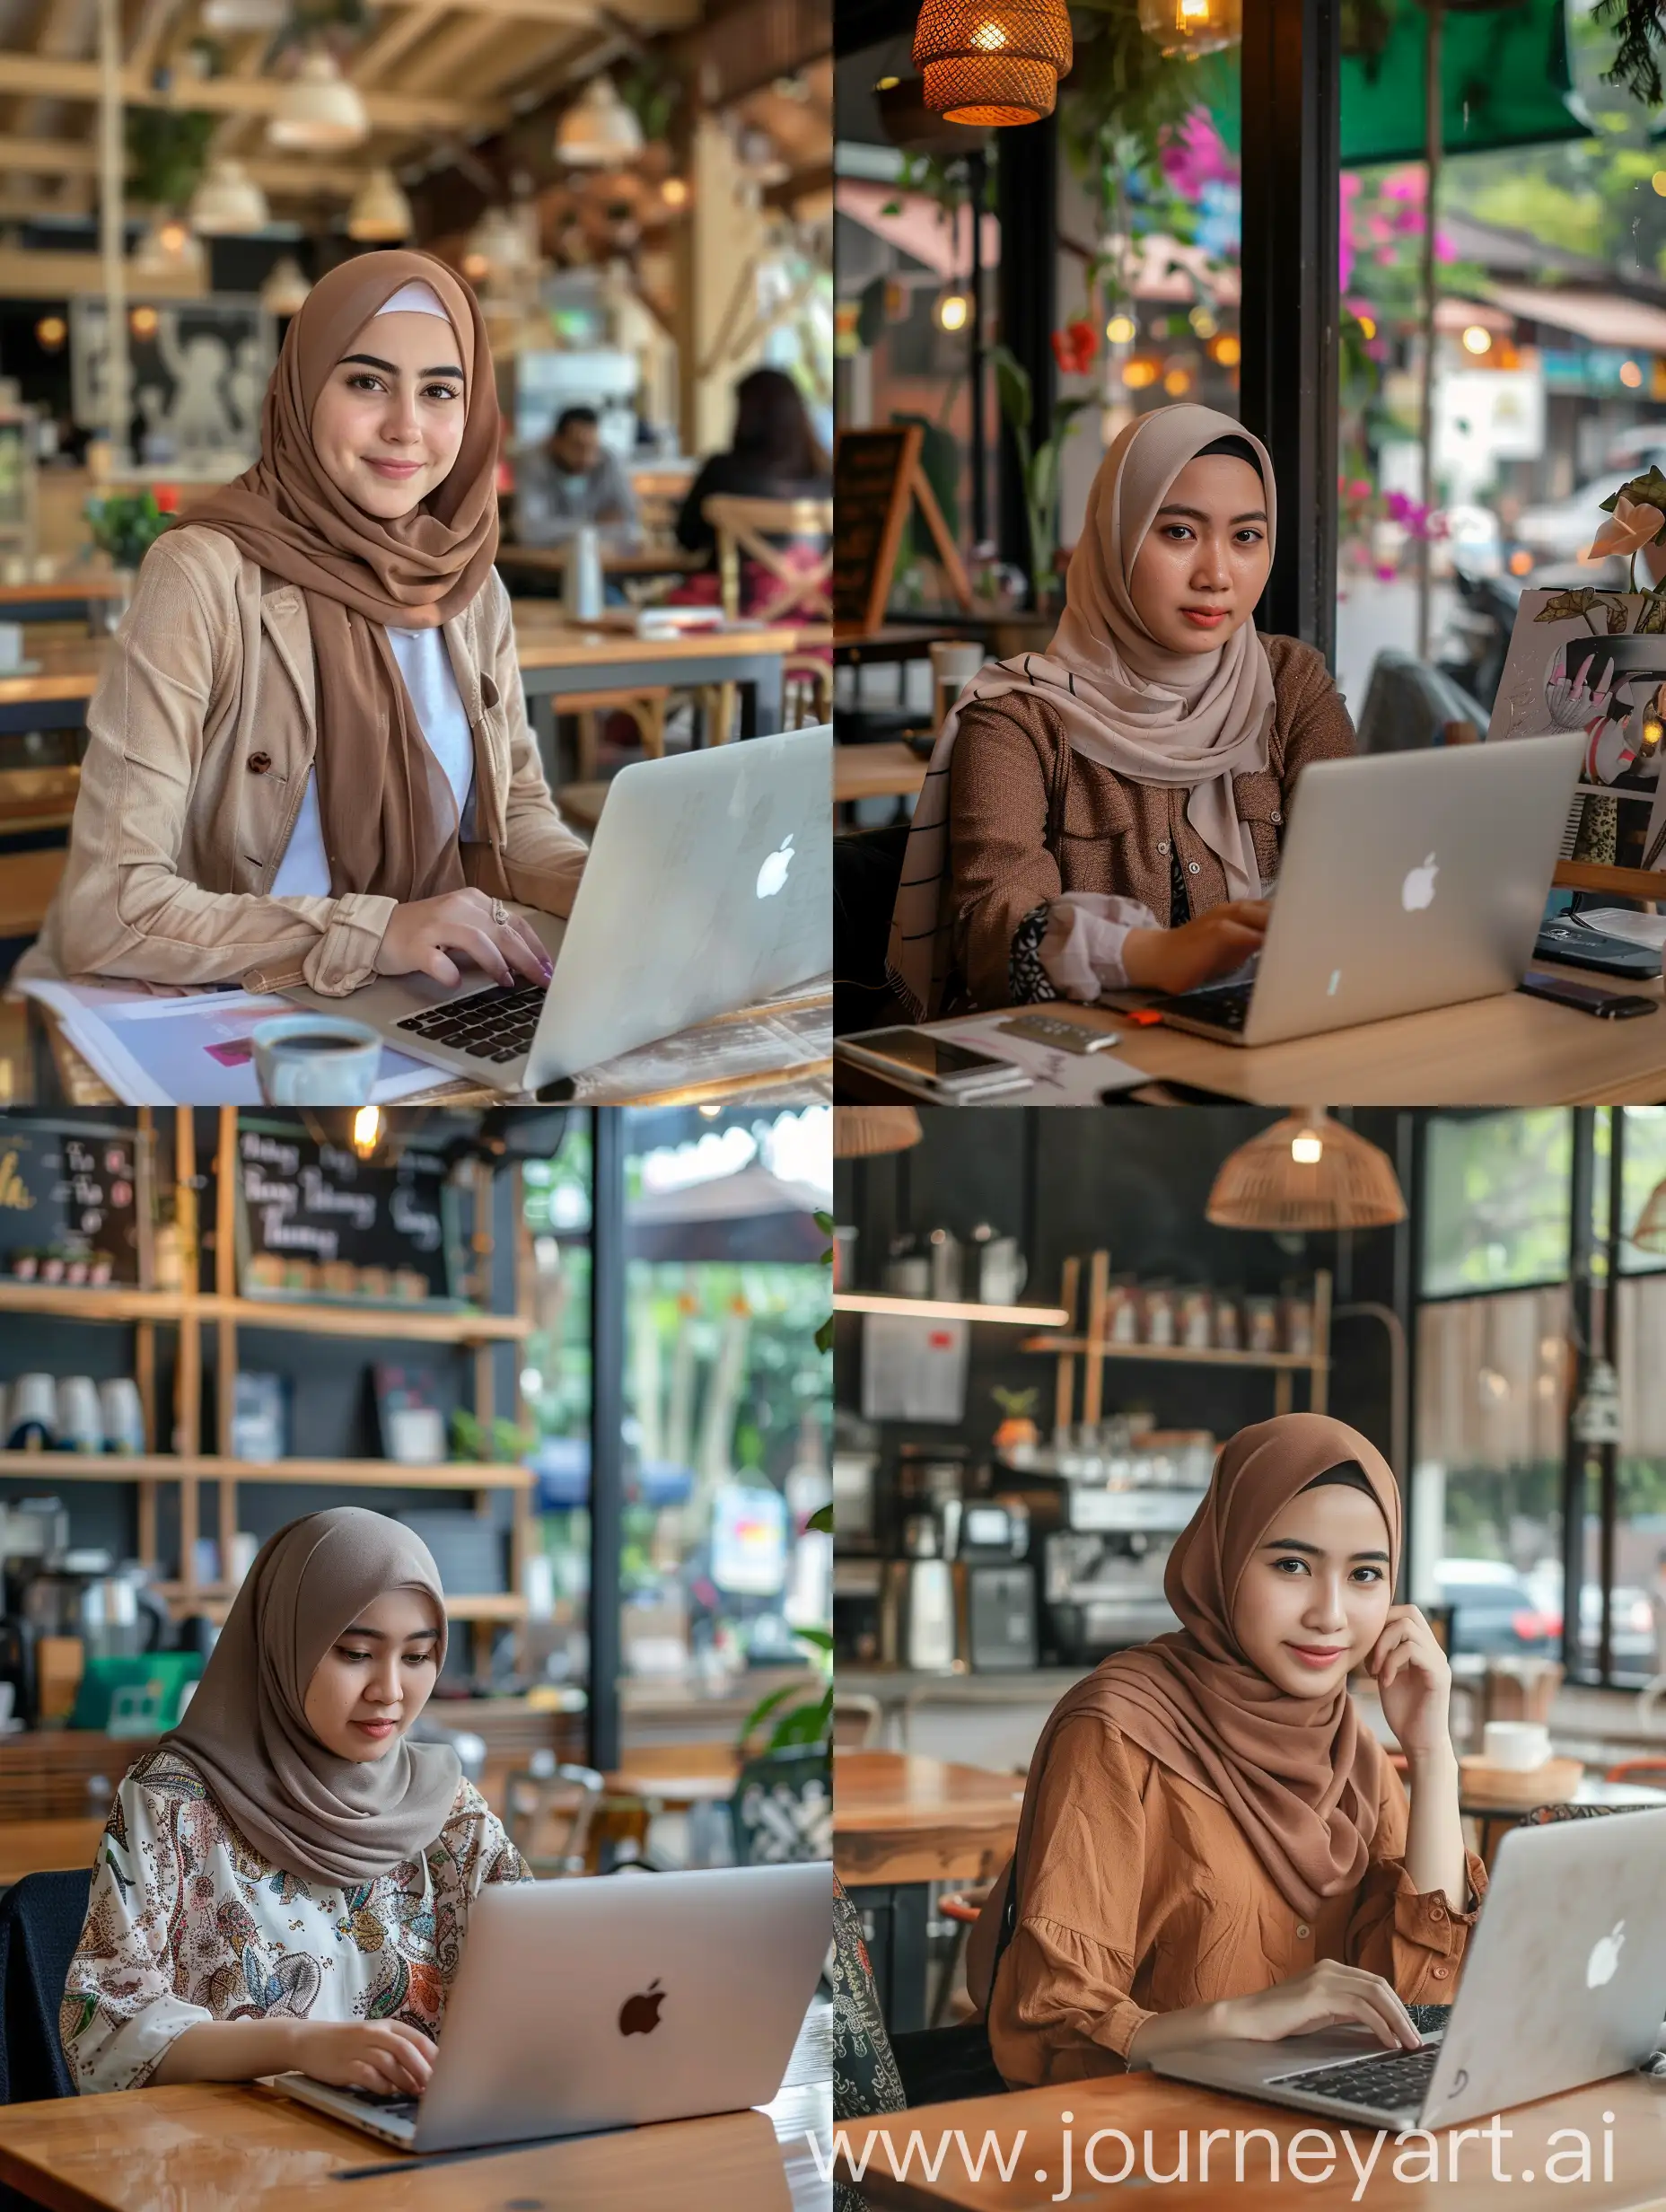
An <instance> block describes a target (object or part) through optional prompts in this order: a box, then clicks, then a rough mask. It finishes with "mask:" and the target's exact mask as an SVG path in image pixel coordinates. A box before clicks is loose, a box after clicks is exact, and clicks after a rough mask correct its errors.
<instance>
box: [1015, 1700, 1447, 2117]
mask: <svg viewBox="0 0 1666 2212" xmlns="http://www.w3.org/2000/svg"><path fill="white" fill-rule="evenodd" d="M1383 1774H1384V1777H1385V1778H1384V1783H1383V1795H1382V1801H1381V1810H1380V1813H1379V1816H1378V1824H1377V1832H1376V1835H1375V1837H1374V1839H1372V1847H1371V1864H1370V1865H1369V1867H1368V1868H1367V1870H1366V1874H1365V1877H1364V1880H1363V1882H1362V1883H1360V1885H1359V1887H1358V1888H1357V1889H1356V1890H1354V1891H1352V1892H1348V1893H1346V1894H1345V1895H1343V1896H1339V1897H1332V1898H1328V1899H1327V1900H1326V1901H1325V1903H1324V1905H1323V1906H1322V1907H1321V1909H1320V1913H1319V1917H1318V1918H1317V1919H1315V1920H1313V1921H1312V1922H1311V1923H1310V1922H1308V1921H1305V1920H1302V1919H1301V1918H1299V1917H1298V1915H1297V1914H1296V1912H1295V1910H1294V1909H1293V1907H1292V1906H1291V1905H1289V1904H1288V1903H1287V1902H1286V1901H1285V1898H1284V1897H1283V1896H1282V1895H1281V1893H1280V1892H1279V1891H1278V1890H1277V1889H1276V1887H1275V1885H1274V1883H1273V1880H1272V1877H1271V1876H1270V1875H1269V1874H1267V1870H1266V1869H1265V1868H1264V1867H1263V1865H1261V1862H1260V1860H1259V1859H1258V1858H1257V1857H1256V1856H1255V1854H1254V1852H1253V1851H1252V1850H1251V1849H1250V1846H1249V1844H1248V1843H1247V1842H1246V1841H1245V1839H1244V1837H1243V1834H1242V1832H1241V1830H1240V1829H1239V1827H1238V1824H1237V1822H1236V1821H1234V1820H1233V1818H1232V1814H1231V1813H1229V1812H1228V1810H1227V1808H1226V1807H1225V1806H1224V1805H1223V1804H1221V1803H1220V1802H1219V1800H1218V1799H1216V1798H1214V1797H1211V1796H1209V1795H1206V1793H1205V1792H1204V1791H1203V1790H1200V1789H1198V1788H1197V1786H1195V1785H1194V1784H1193V1783H1190V1782H1185V1781H1182V1780H1181V1779H1180V1778H1179V1776H1178V1775H1176V1774H1174V1773H1172V1772H1171V1771H1170V1769H1168V1768H1166V1767H1163V1766H1162V1765H1160V1764H1159V1763H1158V1761H1157V1760H1154V1759H1153V1757H1152V1756H1151V1754H1150V1752H1148V1751H1142V1750H1141V1749H1140V1748H1139V1746H1138V1745H1137V1744H1135V1743H1131V1742H1128V1741H1127V1739H1126V1738H1125V1737H1124V1736H1123V1735H1121V1734H1119V1733H1118V1730H1116V1729H1115V1728H1112V1727H1110V1726H1109V1725H1107V1724H1106V1723H1105V1722H1104V1721H1102V1720H1100V1719H1097V1718H1096V1717H1094V1716H1092V1715H1091V1714H1084V1715H1082V1716H1080V1717H1078V1718H1076V1719H1074V1720H1069V1721H1066V1722H1065V1724H1064V1725H1063V1726H1062V1727H1061V1728H1060V1729H1059V1732H1058V1734H1057V1736H1056V1737H1055V1739H1054V1741H1053V1746H1052V1750H1051V1751H1050V1752H1049V1754H1048V1761H1047V1766H1046V1769H1045V1771H1044V1773H1043V1775H1042V1777H1041V1781H1040V1786H1039V1789H1040V1794H1039V1797H1038V1799H1037V1802H1036V1818H1035V1826H1034V1829H1033V1831H1032V1834H1031V1839H1030V1848H1029V1851H1028V1854H1027V1856H1026V1862H1025V1868H1024V1883H1023V1894H1022V1900H1021V1903H1020V1908H1019V1915H1018V1925H1017V1927H1016V1929H1015V1930H1014V1932H1013V1940H1012V1942H1011V1944H1009V1945H1008V1946H1007V1950H1006V1953H1005V1955H1004V1958H1003V1959H1002V1961H1001V1964H1000V1968H999V1971H998V1972H997V1974H996V1977H995V1993H994V1997H993V1998H992V2001H991V2003H990V2006H989V2041H990V2045H991V2048H992V2049H993V2050H994V2052H995V2064H996V2065H997V2066H998V2067H999V2068H1000V2069H1001V2072H1002V2074H1003V2076H1004V2077H1005V2079H1006V2080H1007V2081H1008V2082H1010V2083H1012V2084H1013V2085H1020V2084H1022V2085H1024V2086H1026V2087H1033V2086H1036V2085H1039V2084H1041V2083H1044V2082H1066V2081H1078V2080H1081V2079H1082V2078H1083V2076H1089V2075H1094V2074H1119V2073H1121V2072H1123V2071H1124V2066H1125V2061H1126V2059H1127V2050H1128V2045H1129V2044H1130V2043H1131V2042H1132V2041H1133V2040H1134V2036H1135V2033H1136V2030H1137V2029H1138V2028H1139V2027H1140V2026H1141V2024H1142V2023H1144V2021H1146V2020H1148V2019H1149V2018H1150V2017H1151V2015H1153V2013H1168V2012H1180V2011H1183V2010H1184V2009H1185V2008H1186V2007H1187V2006H1191V2005H1208V2004H1213V2003H1215V2002H1216V2001H1217V2000H1219V1999H1220V1998H1223V1997H1250V1996H1253V1995H1254V1994H1255V1993H1256V1992H1257V1991H1258V1990H1260V1989H1270V1988H1273V1987H1274V1986H1275V1984H1276V1983H1278V1982H1281V1981H1289V1980H1292V1979H1294V1977H1295V1976H1296V1975H1298V1974H1302V1973H1305V1972H1306V1971H1308V1969H1309V1968H1310V1967H1311V1966H1314V1965H1316V1964H1317V1963H1318V1962H1319V1961H1320V1959H1340V1960H1342V1961H1344V1962H1346V1964H1348V1965H1350V1966H1362V1967H1364V1968H1366V1969H1368V1970H1369V1971H1371V1972H1372V1973H1375V1974H1381V1976H1382V1977H1383V1979H1385V1980H1386V1981H1389V1982H1391V1983H1392V1984H1393V1987H1394V1988H1395V1989H1396V1991H1397V1992H1398V1993H1399V1996H1400V1997H1402V1998H1403V1999H1404V2000H1405V2001H1406V2002H1407V2004H1418V2005H1449V2004H1451V1999H1452V1995H1453V1992H1454V1990H1455V1988H1456V1987H1457V1982H1458V1970H1459V1967H1460V1963H1461V1962H1462V1958H1463V1951H1464V1944H1465V1943H1466V1941H1467V1940H1468V1937H1469V1929H1470V1928H1471V1927H1472V1926H1473V1925H1474V1922H1475V1917H1476V1916H1475V1912H1473V1911H1471V1912H1467V1913H1455V1912H1453V1911H1452V1910H1451V1907H1450V1906H1449V1905H1448V1904H1447V1902H1446V1899H1445V1896H1444V1895H1443V1894H1442V1892H1434V1894H1432V1895H1429V1896H1420V1895H1419V1894H1418V1893H1417V1892H1416V1891H1415V1890H1414V1889H1413V1888H1412V1885H1411V1882H1410V1878H1409V1877H1408V1875H1407V1873H1406V1869H1405V1866H1404V1865H1403V1863H1402V1860H1401V1854H1402V1852H1403V1851H1404V1850H1405V1848H1406V1826H1407V1813H1408V1808H1407V1800H1406V1792H1405V1789H1404V1787H1403V1786H1402V1785H1401V1782H1400V1778H1399V1775H1398V1774H1397V1773H1396V1772H1395V1770H1394V1769H1393V1768H1392V1767H1390V1766H1388V1765H1387V1764H1386V1762H1385V1765H1384V1768H1383ZM1469 1889H1470V1895H1471V1897H1472V1898H1473V1900H1475V1904H1476V1908H1477V1910H1478V1909H1479V1904H1480V1900H1481V1897H1482V1894H1483V1892H1484V1891H1485V1889H1486V1868H1485V1867H1484V1866H1483V1865H1482V1864H1481V1862H1480V1860H1479V1859H1478V1858H1477V1857H1476V1856H1475V1855H1474V1854H1473V1853H1470V1854H1469Z"/></svg>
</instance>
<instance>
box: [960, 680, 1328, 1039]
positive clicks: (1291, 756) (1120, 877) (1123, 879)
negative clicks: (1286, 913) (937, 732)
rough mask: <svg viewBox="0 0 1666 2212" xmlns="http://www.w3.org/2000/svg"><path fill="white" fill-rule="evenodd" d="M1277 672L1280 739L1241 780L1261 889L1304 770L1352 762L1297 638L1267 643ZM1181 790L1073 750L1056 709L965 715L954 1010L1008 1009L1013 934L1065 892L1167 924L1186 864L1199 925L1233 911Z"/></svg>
mask: <svg viewBox="0 0 1666 2212" xmlns="http://www.w3.org/2000/svg"><path fill="white" fill-rule="evenodd" d="M1263 642H1264V644H1265V645H1266V646H1267V660H1268V662H1269V663H1271V666H1272V671H1273V695H1274V700H1275V707H1274V715H1273V731H1272V735H1271V738H1270V739H1269V741H1268V744H1267V771H1266V773H1265V774H1263V775H1252V776H1235V777H1233V778H1232V789H1233V793H1234V794H1235V796H1236V798H1237V802H1238V813H1239V818H1240V820H1241V821H1245V822H1247V823H1248V824H1249V825H1250V835H1251V837H1252V838H1254V840H1255V848H1256V854H1257V856H1258V859H1259V861H1260V864H1261V873H1262V876H1263V878H1264V879H1270V878H1271V877H1273V876H1275V875H1276V873H1278V847H1279V841H1280V838H1281V837H1282V835H1283V831H1284V822H1285V812H1286V811H1287V809H1288V805H1289V799H1290V793H1291V791H1292V789H1293V786H1294V784H1295V780H1296V777H1297V776H1298V775H1299V774H1300V772H1301V771H1302V768H1305V767H1306V765H1307V763H1308V762H1309V761H1310V760H1334V759H1339V758H1341V757H1342V756H1344V755H1346V754H1348V753H1351V752H1352V751H1353V750H1354V725H1353V724H1352V723H1351V722H1350V721H1349V719H1348V713H1347V708H1346V707H1345V706H1344V705H1343V703H1342V696H1341V694H1340V692H1338V691H1337V687H1336V685H1335V684H1334V683H1333V682H1332V680H1331V678H1330V673H1329V671H1328V669H1327V668H1326V666H1325V663H1324V661H1323V659H1322V658H1321V657H1320V654H1318V653H1316V652H1315V651H1314V649H1313V647H1312V646H1311V645H1302V644H1301V643H1300V642H1299V641H1298V640H1297V639H1295V638H1293V637H1268V638H1266V639H1264V640H1263ZM1190 796H1191V794H1190V792H1189V791H1188V789H1186V788H1185V787H1184V786H1162V785H1158V784H1137V783H1133V782H1131V781H1129V780H1128V779H1127V777H1121V776H1118V775H1117V774H1116V772H1115V771H1114V770H1113V769H1110V768H1101V767H1100V765H1099V764H1098V762H1097V761H1092V760H1087V759H1083V757H1082V756H1081V755H1080V754H1079V753H1077V752H1075V751H1074V750H1073V749H1072V747H1071V745H1070V743H1069V742H1068V741H1067V739H1066V738H1065V732H1064V725H1063V723H1062V721H1061V720H1060V718H1059V716H1058V715H1057V710H1056V709H1055V708H1054V707H1053V706H1052V705H1051V703H1050V702H1049V701H1048V699H1047V698H1044V697H1043V696H1042V695H1040V694H1039V693H1038V692H1034V691H1009V692H1008V693H1007V694H1006V695H1005V696H1004V698H999V699H993V700H990V701H989V702H988V703H987V704H986V705H978V706H974V707H968V708H967V710H966V712H965V713H964V714H963V715H962V716H961V718H960V734H959V736H958V737H957V738H956V740H955V745H954V750H953V753H952V754H951V760H950V781H949V810H950V812H949V820H950V829H949V850H950V866H951V871H952V881H951V903H952V910H953V917H954V937H953V948H954V966H955V977H954V979H952V980H951V989H950V996H951V998H962V997H968V996H969V998H970V1000H971V1001H972V1003H974V1004H975V1005H980V1006H1004V1005H1008V1004H1009V1003H1010V1001H1011V998H1012V987H1011V984H1010V982H1009V980H1008V961H1009V959H1010V956H1011V953H1012V948H1013V936H1014V935H1015V934H1016V932H1017V929H1018V926H1019V924H1020V923H1021V922H1022V920H1023V919H1024V917H1026V916H1027V915H1029V914H1032V913H1033V912H1034V911H1035V909H1036V908H1038V907H1040V906H1045V905H1047V904H1048V902H1049V901H1050V900H1054V899H1057V897H1058V896H1059V894H1060V892H1061V891H1103V892H1109V893H1114V894H1116V895H1118V896H1120V897H1122V898H1125V899H1137V900H1140V901H1141V902H1142V904H1144V906H1147V907H1149V908H1151V911H1152V912H1153V914H1154V915H1155V916H1156V917H1157V919H1158V921H1159V922H1162V923H1163V924H1165V925H1166V924H1167V923H1168V921H1169V918H1170V886H1171V882H1172V870H1173V865H1174V861H1175V858H1176V856H1178V858H1179V865H1180V868H1181V870H1182V872H1183V873H1184V876H1185V882H1186V888H1187V892H1188V900H1189V904H1190V909H1191V914H1192V915H1193V916H1197V915H1199V914H1203V913H1206V911H1207V910H1208V908H1211V907H1214V906H1219V905H1220V904H1221V902H1222V901H1223V900H1224V899H1225V897H1226V874H1225V871H1224V870H1223V867H1222V865H1221V864H1220V862H1219V860H1217V859H1216V857H1215V856H1214V854H1213V853H1212V852H1211V851H1210V850H1209V847H1207V846H1206V844H1205V843H1204V841H1203V839H1202V838H1200V837H1199V836H1198V834H1197V831H1196V829H1193V828H1192V826H1191V824H1190V823H1189V822H1188V821H1187V819H1186V803H1187V801H1188V798H1189V797H1190Z"/></svg>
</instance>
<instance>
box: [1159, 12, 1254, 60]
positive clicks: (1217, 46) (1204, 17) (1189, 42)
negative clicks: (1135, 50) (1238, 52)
mask: <svg viewBox="0 0 1666 2212" xmlns="http://www.w3.org/2000/svg"><path fill="white" fill-rule="evenodd" d="M1140 29H1141V30H1142V31H1144V33H1145V36H1146V37H1147V38H1148V39H1154V40H1156V42H1157V44H1158V46H1159V48H1161V49H1162V52H1163V53H1165V54H1183V55H1185V56H1186V57H1187V58H1188V60H1194V61H1195V60H1196V59H1197V57H1198V56H1199V55H1200V54H1218V53H1219V52H1220V50H1221V48H1223V47H1226V46H1236V45H1237V44H1238V43H1239V41H1240V40H1241V39H1242V37H1243V35H1244V14H1243V0H1140Z"/></svg>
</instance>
